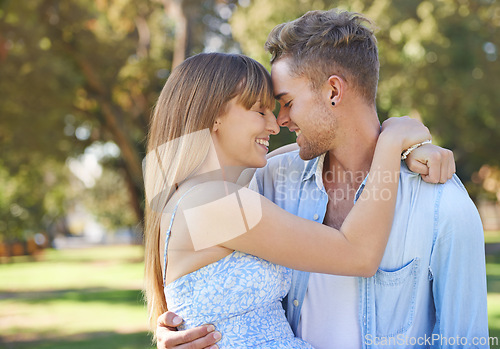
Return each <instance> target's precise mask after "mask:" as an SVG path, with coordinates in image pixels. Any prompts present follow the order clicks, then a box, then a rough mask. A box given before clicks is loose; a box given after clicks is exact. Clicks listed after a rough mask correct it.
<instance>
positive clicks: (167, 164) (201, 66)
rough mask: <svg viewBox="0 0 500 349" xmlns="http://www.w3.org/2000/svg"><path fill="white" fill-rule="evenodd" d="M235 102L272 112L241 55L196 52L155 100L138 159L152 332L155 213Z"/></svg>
mask: <svg viewBox="0 0 500 349" xmlns="http://www.w3.org/2000/svg"><path fill="white" fill-rule="evenodd" d="M235 97H237V102H238V103H239V104H241V105H242V106H244V107H246V108H247V109H250V108H251V107H252V106H253V105H254V104H255V103H256V102H257V101H260V103H261V105H263V106H265V107H269V108H271V109H273V107H274V105H275V102H274V98H273V93H272V84H271V77H270V75H269V73H268V72H267V70H266V69H265V68H264V67H263V66H262V65H261V64H260V63H258V62H256V61H255V60H253V59H251V58H249V57H246V56H243V55H237V54H224V53H202V54H198V55H196V56H193V57H190V58H188V59H186V60H185V61H184V62H183V63H182V64H180V65H179V66H178V67H177V68H175V69H174V71H173V72H172V74H171V76H170V77H169V79H168V81H167V82H166V84H165V86H164V87H163V90H162V92H161V94H160V96H159V98H158V101H157V104H156V107H155V110H154V113H153V117H152V121H151V124H150V128H149V134H148V145H147V156H146V158H145V160H144V182H145V191H146V217H145V232H144V240H145V296H146V300H147V305H148V312H149V317H150V325H151V328H152V330H153V331H154V332H155V329H156V320H157V318H158V316H159V315H161V314H162V313H164V312H165V311H167V304H166V301H165V296H164V293H163V275H162V263H161V257H160V255H159V250H160V245H159V244H160V221H161V214H162V212H163V210H164V208H165V206H166V204H167V202H168V200H169V198H170V197H171V196H172V194H173V192H174V191H175V188H176V187H177V185H178V184H180V183H182V182H183V181H184V180H185V179H187V178H188V177H189V176H190V175H191V174H193V173H194V172H195V171H196V169H197V168H198V167H199V166H200V165H201V164H202V163H203V161H204V160H205V158H206V156H207V154H208V151H209V147H210V142H211V136H210V132H211V131H212V128H213V125H214V123H215V119H216V118H217V117H218V116H222V115H224V113H225V107H226V105H227V103H228V102H229V101H230V100H231V99H233V98H235ZM164 268H166V265H165V266H164ZM155 334H156V333H155Z"/></svg>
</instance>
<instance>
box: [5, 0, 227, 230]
mask: <svg viewBox="0 0 500 349" xmlns="http://www.w3.org/2000/svg"><path fill="white" fill-rule="evenodd" d="M228 6H232V7H231V8H233V7H234V4H233V5H231V4H228V3H225V2H221V1H216V0H205V1H204V0H155V1H150V0H96V1H85V0H72V1H58V0H26V1H16V0H0V77H1V78H0V115H1V117H0V149H1V152H2V168H1V169H2V171H1V176H0V181H3V183H5V185H6V186H7V185H8V186H9V188H13V187H15V190H14V192H16V193H18V194H19V195H14V196H13V195H10V196H6V195H3V196H2V201H1V202H2V203H3V205H4V206H3V207H5V208H6V211H5V212H11V211H12V210H10V208H11V207H14V208H16V207H17V206H22V207H25V208H26V209H28V208H29V209H33V210H37V211H39V212H40V214H42V215H43V213H44V212H45V213H46V207H44V206H43V204H42V203H43V201H44V196H43V195H48V196H51V195H52V194H51V191H48V192H46V193H45V194H43V195H42V194H37V193H39V191H37V190H38V188H37V185H40V183H41V182H40V181H38V179H37V180H35V179H36V178H44V177H45V175H46V172H47V171H49V172H51V171H52V172H57V173H63V174H64V173H65V174H66V175H61V176H60V177H59V178H58V184H60V185H63V184H65V185H66V186H67V188H70V187H69V182H70V181H71V175H69V174H68V171H67V170H63V167H64V166H65V163H66V159H67V158H68V157H77V156H78V155H79V154H82V153H83V151H84V150H85V149H86V148H87V147H88V146H90V145H91V144H93V143H95V142H100V143H101V144H104V143H106V142H110V141H111V142H113V143H115V144H116V145H117V146H118V147H119V149H120V154H119V156H118V158H115V159H112V160H108V161H107V162H106V168H105V171H104V173H105V175H104V178H103V179H102V181H98V182H97V183H96V187H95V188H93V189H92V190H90V192H87V194H86V195H89V196H91V197H93V200H94V205H92V204H90V203H89V206H91V208H95V207H98V206H99V204H102V203H104V202H106V203H107V205H105V206H106V207H107V211H106V212H107V213H106V214H104V213H103V215H102V216H104V215H108V217H109V215H111V216H113V217H114V218H113V219H105V220H106V221H107V222H115V224H118V222H119V221H120V220H119V219H118V220H117V219H116V218H117V215H119V214H120V210H121V208H122V207H123V206H122V202H119V203H117V202H116V201H117V200H121V199H123V198H124V196H123V193H116V195H114V193H113V191H123V190H125V191H127V192H128V197H129V200H125V201H126V202H128V203H130V206H131V208H132V210H133V211H132V212H134V214H135V220H136V221H140V220H142V215H143V207H142V205H143V188H142V187H143V184H142V168H141V159H142V157H143V156H144V155H145V154H144V151H145V150H144V147H145V137H146V130H147V125H148V123H149V118H150V114H151V110H152V107H153V106H154V103H155V100H156V98H157V96H158V94H159V92H160V91H161V88H162V87H163V84H164V82H165V79H166V78H167V77H168V75H169V73H170V70H171V68H172V64H173V63H172V61H173V60H177V62H179V61H182V60H183V59H184V58H185V57H186V56H188V55H191V54H193V53H197V52H201V51H203V50H204V49H205V41H206V37H207V35H208V34H213V35H220V36H221V37H224V35H222V33H221V31H220V30H219V29H220V26H221V25H222V24H224V21H225V19H224V18H225V17H224V16H223V14H224V13H227V8H229V7H228ZM224 10H225V11H224ZM221 13H222V15H221ZM223 43H224V45H223V46H222V48H223V49H230V47H231V45H232V41H231V38H230V35H226V36H225V38H224V40H223ZM175 64H177V63H175ZM113 178H114V180H113ZM3 183H0V186H1V185H2V184H3ZM106 185H107V186H110V187H109V188H108V189H107V190H105V188H104V187H105V186H106ZM111 186H112V187H111ZM68 190H69V189H68ZM100 190H101V191H102V192H101V193H99V191H100ZM21 194H22V197H23V198H25V199H26V200H25V203H24V204H23V205H20V200H21ZM28 199H29V200H28ZM28 201H29V202H28ZM112 201H113V202H115V204H114V205H113V204H111V202H112ZM97 202H98V203H99V204H96V203H97ZM100 207H103V205H101V206H100ZM113 207H115V211H114V213H113V212H111V211H112V210H113ZM14 211H15V212H18V211H19V210H17V211H16V209H14ZM122 212H123V211H122ZM62 214H64V212H63V211H61V215H62ZM25 216H26V215H23V217H25ZM124 216H126V217H128V218H126V219H124V221H127V222H130V217H129V215H128V214H126V215H124ZM9 217H10V218H9ZM1 219H2V222H3V223H4V225H5V226H7V224H6V223H5V222H10V223H9V224H8V226H9V229H11V228H12V227H13V226H16V227H17V228H19V229H18V230H23V229H24V230H27V229H28V226H30V225H29V224H27V221H23V220H19V219H18V218H16V217H14V216H13V214H12V212H11V213H10V214H6V215H4V216H2V218H1ZM9 219H10V220H9ZM23 222H24V223H23ZM40 222H41V221H39V225H41V223H40ZM0 228H2V226H1V224H0ZM1 235H4V236H5V235H6V232H5V231H2V229H0V236H1Z"/></svg>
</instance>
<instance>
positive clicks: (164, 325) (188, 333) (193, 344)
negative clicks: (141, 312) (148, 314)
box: [156, 311, 221, 349]
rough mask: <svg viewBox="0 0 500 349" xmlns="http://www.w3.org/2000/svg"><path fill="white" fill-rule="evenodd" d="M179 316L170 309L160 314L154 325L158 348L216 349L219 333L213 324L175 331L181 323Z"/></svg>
mask: <svg viewBox="0 0 500 349" xmlns="http://www.w3.org/2000/svg"><path fill="white" fill-rule="evenodd" d="M182 321H183V320H182V319H181V317H180V316H177V315H176V314H175V313H172V312H171V311H167V312H166V313H163V314H161V315H160V316H159V317H158V321H157V325H156V346H157V347H158V349H170V348H178V349H216V348H218V346H217V345H216V344H215V343H217V342H218V341H219V340H220V338H221V334H220V333H219V332H217V331H215V327H214V326H213V325H204V326H200V327H196V328H192V329H189V330H185V331H177V329H176V326H179V325H180V324H181V323H182Z"/></svg>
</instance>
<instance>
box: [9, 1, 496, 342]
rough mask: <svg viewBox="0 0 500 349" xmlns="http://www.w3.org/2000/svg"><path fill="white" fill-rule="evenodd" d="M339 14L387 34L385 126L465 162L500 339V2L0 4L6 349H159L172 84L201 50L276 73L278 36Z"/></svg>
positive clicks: (287, 138) (381, 108)
mask: <svg viewBox="0 0 500 349" xmlns="http://www.w3.org/2000/svg"><path fill="white" fill-rule="evenodd" d="M332 7H340V8H343V9H348V10H352V11H358V12H362V13H364V14H365V15H367V16H368V17H370V18H371V19H373V20H374V21H375V23H376V25H377V27H378V30H377V37H378V42H379V48H380V58H381V74H380V85H379V90H378V99H377V106H378V112H379V116H380V119H381V120H384V119H385V118H387V117H388V116H398V115H405V114H406V115H410V116H412V117H415V118H420V119H422V120H423V121H424V122H425V124H426V125H428V126H429V128H430V129H431V131H432V133H433V136H434V143H436V144H439V145H442V146H444V147H447V148H449V149H452V150H453V151H454V153H455V157H456V162H457V167H458V175H459V176H460V178H461V179H462V181H463V182H464V183H465V185H466V187H467V189H468V190H469V193H470V195H471V196H472V198H473V199H474V201H475V203H476V204H477V206H478V208H479V210H480V212H481V216H482V219H483V223H484V227H485V237H486V241H487V245H486V251H487V262H488V264H487V272H488V292H489V294H488V301H489V317H490V329H491V335H492V336H500V248H498V246H500V206H499V204H498V201H499V200H500V155H499V150H500V91H499V87H500V60H499V57H498V55H499V48H500V3H499V2H498V1H497V0H429V1H416V0H392V1H391V0H339V1H327V0H273V1H269V0H226V1H224V0H205V1H203V0H184V1H182V0H93V1H89V0H64V1H59V0H22V1H20V0H0V154H1V155H0V348H16V349H17V348H35V349H36V348H61V349H62V348H149V347H150V338H149V337H148V334H147V322H148V319H147V314H146V310H145V307H144V304H143V301H142V296H141V291H140V290H141V287H142V272H143V265H142V258H143V253H142V248H141V242H142V236H141V234H142V228H141V222H142V220H143V210H144V195H143V186H142V170H141V159H142V158H143V157H144V156H145V153H144V148H145V136H146V128H147V125H148V123H149V118H150V115H151V110H152V107H153V105H154V103H155V99H156V98H157V96H158V94H159V92H160V90H161V88H162V86H163V84H164V82H165V80H166V79H167V78H168V76H169V74H170V71H171V70H172V67H173V66H175V65H177V64H178V63H179V62H181V61H182V60H183V59H184V58H185V57H187V56H189V55H192V54H195V53H198V52H203V51H222V52H242V53H244V54H247V55H250V56H251V57H254V58H256V59H257V60H259V61H260V62H262V63H264V64H265V65H266V66H267V67H269V64H268V61H269V57H268V55H267V54H266V53H265V52H264V50H263V44H264V42H265V39H266V36H267V34H268V33H269V31H270V29H271V28H273V27H274V26H275V25H276V24H278V23H281V22H283V21H287V20H291V19H294V18H296V17H298V16H299V15H301V14H303V13H305V12H306V11H308V10H312V9H329V8H332ZM291 141H293V138H292V134H291V133H289V132H288V131H286V130H283V131H282V132H281V134H280V135H279V136H277V137H274V138H273V139H272V143H271V145H272V148H275V147H277V146H279V145H281V144H283V143H286V142H291ZM450 296H451V295H450Z"/></svg>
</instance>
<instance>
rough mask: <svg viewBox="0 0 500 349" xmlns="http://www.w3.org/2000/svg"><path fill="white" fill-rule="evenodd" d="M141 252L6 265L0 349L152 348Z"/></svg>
mask: <svg viewBox="0 0 500 349" xmlns="http://www.w3.org/2000/svg"><path fill="white" fill-rule="evenodd" d="M142 276H143V262H142V247H141V246H119V247H99V248H91V249H79V250H64V251H56V250H47V251H45V253H44V255H43V256H41V257H38V258H37V261H36V262H35V261H33V260H30V259H28V258H26V257H19V258H15V259H14V261H13V263H8V264H0V280H2V281H1V282H0V309H1V311H0V348H1V349H4V348H5V349H11V348H12V349H24V348H30V349H42V348H51V349H63V348H106V349H138V348H141V349H144V348H150V347H151V346H150V338H149V335H148V333H147V312H146V309H145V307H144V304H143V301H142V295H141V292H140V289H141V288H142Z"/></svg>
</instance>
